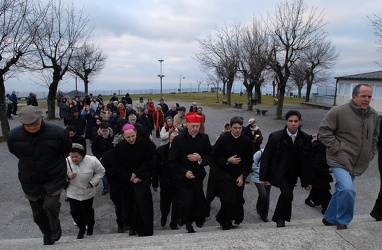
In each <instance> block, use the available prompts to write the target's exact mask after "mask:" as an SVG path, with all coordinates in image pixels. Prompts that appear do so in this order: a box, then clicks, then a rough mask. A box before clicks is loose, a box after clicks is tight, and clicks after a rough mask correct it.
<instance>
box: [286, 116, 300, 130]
mask: <svg viewBox="0 0 382 250" xmlns="http://www.w3.org/2000/svg"><path fill="white" fill-rule="evenodd" d="M286 126H287V128H288V130H289V132H290V133H291V134H294V133H296V132H297V130H298V128H299V127H300V120H299V119H298V116H297V115H292V116H290V117H289V118H288V120H287V121H286Z"/></svg>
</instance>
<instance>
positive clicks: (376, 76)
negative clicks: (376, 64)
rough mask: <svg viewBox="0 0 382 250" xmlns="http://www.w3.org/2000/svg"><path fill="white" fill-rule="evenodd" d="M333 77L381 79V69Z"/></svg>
mask: <svg viewBox="0 0 382 250" xmlns="http://www.w3.org/2000/svg"><path fill="white" fill-rule="evenodd" d="M334 79H337V80H339V79H354V80H382V71H375V72H369V73H362V74H355V75H349V76H338V77H334Z"/></svg>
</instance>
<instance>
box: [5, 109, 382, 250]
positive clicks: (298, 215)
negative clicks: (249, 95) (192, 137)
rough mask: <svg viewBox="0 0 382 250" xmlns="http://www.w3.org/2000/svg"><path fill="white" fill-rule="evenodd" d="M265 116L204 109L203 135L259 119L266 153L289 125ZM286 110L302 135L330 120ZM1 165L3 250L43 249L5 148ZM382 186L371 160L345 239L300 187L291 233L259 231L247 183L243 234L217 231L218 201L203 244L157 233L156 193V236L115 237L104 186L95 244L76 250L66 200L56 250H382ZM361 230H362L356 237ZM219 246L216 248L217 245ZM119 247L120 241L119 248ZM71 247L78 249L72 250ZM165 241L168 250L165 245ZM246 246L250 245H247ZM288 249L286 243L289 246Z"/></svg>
mask: <svg viewBox="0 0 382 250" xmlns="http://www.w3.org/2000/svg"><path fill="white" fill-rule="evenodd" d="M168 104H172V103H168ZM180 104H181V105H185V107H186V109H188V108H189V106H190V103H180ZM266 109H268V110H269V112H268V113H267V115H266V116H259V115H257V114H255V113H256V112H255V111H252V112H251V111H247V110H243V109H234V108H225V109H222V110H217V109H212V108H209V107H203V111H204V113H205V114H206V120H207V122H206V133H207V134H209V136H210V140H211V142H212V143H215V140H216V138H217V136H218V135H219V134H220V132H221V130H222V129H223V125H224V123H226V122H228V121H229V120H230V118H231V117H233V116H236V115H237V116H242V117H243V118H244V120H245V123H246V121H248V119H249V118H251V117H254V118H256V120H257V122H258V126H259V127H260V129H261V131H262V133H263V135H264V138H265V140H264V142H263V145H262V146H265V144H266V141H267V137H268V135H269V134H270V133H271V132H273V131H275V130H279V129H281V128H283V127H284V125H285V121H282V120H275V119H274V117H275V113H276V107H275V106H267V107H266ZM289 109H297V110H299V111H300V112H301V113H302V126H303V127H302V129H303V130H304V131H305V132H307V133H311V134H313V133H317V130H318V126H319V124H320V122H321V120H322V118H323V117H324V116H325V114H326V113H327V110H323V109H315V108H311V107H307V106H302V105H284V113H286V112H287V110H289ZM54 122H56V123H59V124H62V123H63V122H62V121H54ZM18 124H19V122H18V118H17V116H16V117H15V119H14V120H12V121H11V124H10V125H11V128H12V127H14V126H16V125H18ZM62 126H63V124H62ZM155 142H156V143H157V144H158V145H159V141H157V139H156V138H155ZM88 152H90V151H88ZM0 158H1V159H2V161H1V162H0V170H1V173H2V178H1V179H0V187H1V188H0V197H2V198H1V199H2V200H1V202H0V211H1V213H0V221H1V222H2V223H1V230H0V239H3V240H0V248H1V249H13V248H18V249H25V248H32V249H33V248H39V247H40V243H41V242H42V237H41V233H40V231H39V230H38V228H37V226H36V225H35V224H34V222H33V220H32V215H31V210H30V207H29V204H28V202H27V201H26V199H25V198H24V195H23V193H22V191H21V187H20V184H19V182H18V179H17V159H16V158H15V157H14V156H13V155H10V154H9V152H8V149H7V146H6V143H0ZM206 179H207V178H206ZM379 185H380V183H379V173H378V169H377V161H376V159H374V160H373V161H372V162H371V164H370V167H369V169H368V170H367V171H366V172H365V173H364V175H362V176H361V177H360V178H357V179H356V180H355V186H356V189H357V201H356V207H355V215H356V218H357V222H354V223H351V224H350V225H349V229H348V230H345V231H346V232H336V230H335V229H334V228H332V227H324V226H322V224H321V218H322V215H321V213H320V211H321V209H320V208H319V207H316V208H311V207H308V206H306V205H305V204H304V200H305V198H306V197H307V196H308V191H306V190H303V189H302V188H299V187H296V189H295V192H294V194H295V197H294V201H293V212H292V222H291V223H286V228H284V229H276V225H275V223H273V222H269V223H262V222H261V220H260V218H259V217H258V215H257V213H256V211H255V203H256V200H257V190H256V188H255V185H254V184H253V183H250V184H248V185H246V189H245V199H246V204H245V218H244V223H243V225H241V226H239V228H238V229H235V230H230V231H228V232H224V233H223V232H222V231H221V229H219V227H218V223H217V222H216V221H215V215H216V213H217V211H218V209H219V206H220V203H219V200H218V199H215V200H214V201H213V203H212V210H211V217H209V218H208V219H207V222H206V224H205V228H202V229H199V230H198V229H197V231H198V232H199V233H197V234H196V235H198V236H191V235H189V234H184V233H185V232H186V230H185V228H180V229H179V230H178V231H171V230H170V228H169V227H168V226H166V227H164V228H162V227H161V226H160V212H159V192H157V193H153V200H154V213H155V215H154V219H155V221H154V236H153V237H145V238H135V237H128V236H127V234H123V235H116V234H114V233H115V232H116V230H117V227H116V222H115V215H114V208H113V204H112V202H111V200H110V199H109V197H108V195H105V196H101V195H100V193H101V192H100V191H101V189H102V184H101V185H99V186H98V194H97V195H96V197H95V202H94V208H95V212H96V225H95V229H94V234H95V235H94V236H93V239H94V240H91V238H90V237H89V238H88V239H85V240H84V242H87V244H81V243H77V242H78V241H76V240H74V238H75V235H77V232H78V231H77V228H76V227H75V226H74V225H73V220H72V218H71V215H70V213H69V204H68V203H66V202H65V201H64V198H65V195H62V197H61V200H62V207H61V214H60V219H61V224H62V228H63V236H64V238H63V239H62V240H61V241H60V242H58V243H59V244H55V247H57V248H58V247H59V245H61V246H65V248H66V249H69V248H72V247H73V248H75V247H76V248H77V247H79V246H81V248H84V249H94V248H96V249H97V248H109V247H106V245H107V244H111V243H110V242H111V241H114V239H115V245H113V247H110V248H111V249H114V248H125V247H126V248H127V246H129V245H130V244H131V245H130V246H132V247H134V248H138V247H139V248H140V247H142V248H146V249H157V248H160V249H169V248H174V247H173V246H175V245H176V244H178V245H177V246H178V247H175V248H176V249H180V248H182V249H194V248H196V246H197V245H198V246H199V244H200V246H203V248H208V249H218V248H219V249H221V248H223V249H224V248H225V249H227V248H237V249H241V248H247V249H248V248H251V249H253V248H254V247H256V246H258V247H260V248H261V249H271V248H272V249H279V248H284V249H287V248H289V247H286V246H290V248H294V249H307V248H308V247H309V248H313V249H315V248H317V246H327V247H328V246H329V245H327V244H325V240H327V242H329V243H330V245H332V246H333V249H377V248H375V247H376V246H379V245H381V244H380V243H381V239H380V236H379V235H380V231H379V227H380V226H381V225H382V224H380V223H379V222H374V221H373V220H372V218H371V217H370V216H369V215H368V214H369V213H370V211H371V209H372V207H373V205H374V201H375V199H376V197H377V195H378V191H379ZM205 186H206V185H205ZM278 195H279V190H278V189H277V188H272V192H271V204H270V213H269V217H271V216H272V215H273V211H274V210H273V209H274V207H275V204H276V201H277V198H278ZM358 227H359V229H357V228H358ZM263 228H266V230H265V231H263ZM243 230H244V231H243ZM204 232H206V236H203V234H204ZM231 232H232V233H231ZM167 234H174V237H165V236H163V235H167ZM316 234H317V235H316ZM97 235H98V236H97ZM215 235H216V236H215ZM235 235H236V236H237V239H236V240H239V239H240V241H236V240H235V239H233V238H232V237H234V236H235ZM315 235H316V236H317V239H315ZM236 236H235V237H236ZM193 237H194V238H193ZM30 238H35V239H30ZM215 238H216V241H215V240H214V239H215ZM9 239H14V240H9ZM15 239H18V240H15ZM27 239H28V240H27ZM104 239H105V240H104ZM123 239H126V240H123ZM193 239H194V241H193ZM320 239H321V240H320ZM119 240H122V241H121V242H119ZM156 240H158V242H159V243H158V244H159V245H155V243H153V242H152V241H156ZM73 241H74V243H73V245H71V244H72V242H73ZM105 241H106V242H105ZM167 241H168V243H169V245H166V243H167ZM245 241H249V243H248V242H245ZM365 241H370V242H369V244H371V245H367V242H365ZM149 242H151V243H149ZM187 242H188V243H189V244H188V245H187V244H186V243H187ZM254 242H255V243H254ZM256 242H257V243H256ZM285 242H289V245H288V244H287V243H285ZM299 242H301V243H299ZM346 242H347V243H346ZM349 242H350V243H349ZM376 242H379V245H372V244H373V243H376ZM284 243H285V244H286V245H284V246H285V247H281V246H283V244H284ZM19 244H20V245H19ZM77 244H81V245H77ZM124 244H126V245H124ZM146 244H147V245H146ZM174 244H175V245H174ZM363 244H365V245H363ZM2 246H8V247H2ZM21 246H22V247H21ZM101 246H105V247H101ZM145 246H146V247H145ZM170 246H171V247H170ZM187 246H188V247H187ZM235 246H237V247H235ZM315 246H316V247H315ZM11 247H12V248H11ZM275 247H276V248H275ZM327 247H324V248H325V249H328V248H327ZM317 249H318V248H317Z"/></svg>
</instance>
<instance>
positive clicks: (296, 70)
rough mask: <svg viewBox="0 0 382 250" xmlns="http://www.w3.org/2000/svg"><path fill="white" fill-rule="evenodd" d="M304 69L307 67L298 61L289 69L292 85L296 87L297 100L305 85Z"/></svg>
mask: <svg viewBox="0 0 382 250" xmlns="http://www.w3.org/2000/svg"><path fill="white" fill-rule="evenodd" d="M306 69H307V66H306V65H305V63H304V62H302V61H298V62H297V63H295V64H294V65H293V66H292V67H291V80H292V81H293V83H294V85H295V86H296V87H297V90H298V93H297V96H298V98H301V90H302V88H303V87H304V86H305V83H306V78H305V70H306ZM308 101H309V98H308Z"/></svg>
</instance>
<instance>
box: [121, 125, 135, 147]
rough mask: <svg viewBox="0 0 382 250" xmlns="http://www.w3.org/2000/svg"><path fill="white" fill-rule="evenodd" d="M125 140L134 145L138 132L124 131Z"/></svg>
mask: <svg viewBox="0 0 382 250" xmlns="http://www.w3.org/2000/svg"><path fill="white" fill-rule="evenodd" d="M123 138H125V140H126V141H127V142H128V143H129V144H134V143H135V141H136V140H137V132H135V130H134V129H128V130H125V131H123Z"/></svg>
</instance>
